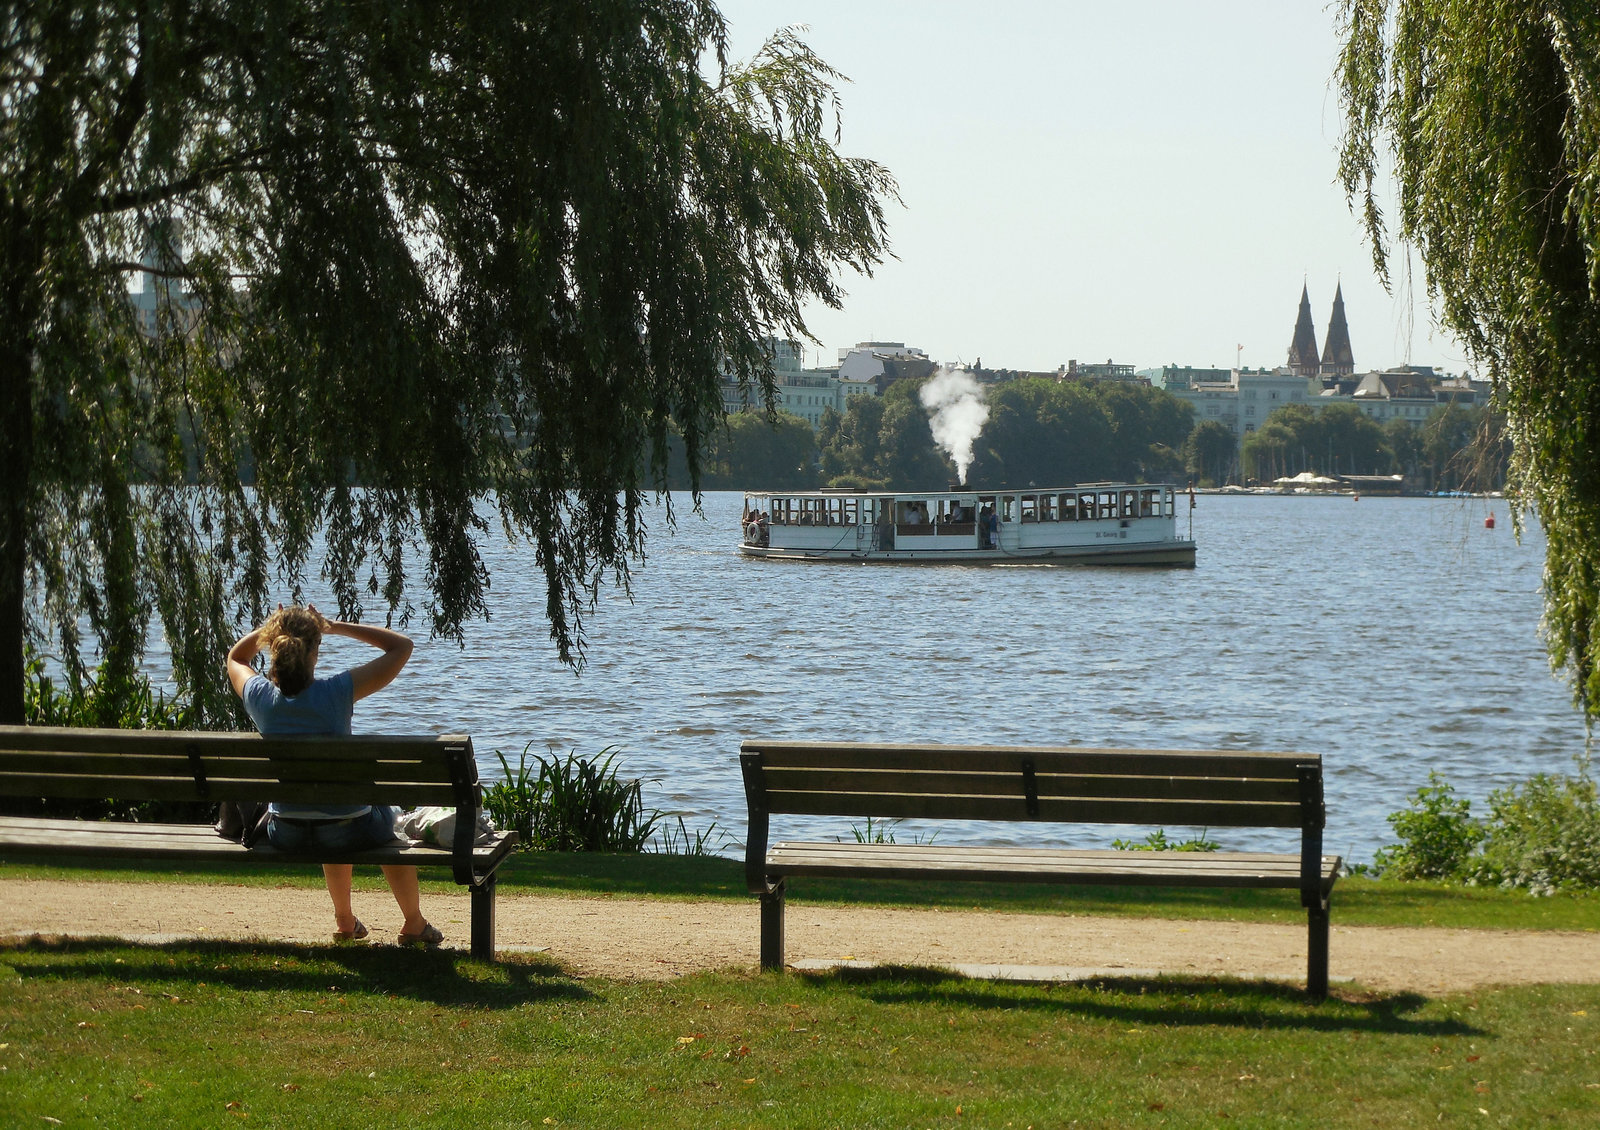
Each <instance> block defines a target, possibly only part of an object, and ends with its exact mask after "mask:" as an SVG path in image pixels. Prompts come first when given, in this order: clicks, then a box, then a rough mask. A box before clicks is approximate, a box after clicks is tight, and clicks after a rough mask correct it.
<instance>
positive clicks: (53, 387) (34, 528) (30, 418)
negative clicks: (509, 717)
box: [0, 0, 894, 723]
mask: <svg viewBox="0 0 1600 1130" xmlns="http://www.w3.org/2000/svg"><path fill="white" fill-rule="evenodd" d="M838 79H839V76H838V75H837V74H835V72H833V71H832V70H830V69H829V68H828V67H827V66H826V65H825V64H824V63H823V62H822V61H820V60H819V59H817V58H816V57H815V56H814V55H812V54H811V53H810V52H809V51H808V50H807V49H806V47H805V46H804V44H803V43H801V42H799V41H798V40H797V39H796V38H794V37H793V36H791V35H788V34H780V35H778V36H776V37H775V38H774V39H773V40H772V41H770V42H769V43H768V45H767V46H766V48H765V49H764V50H763V51H762V52H761V53H759V54H758V55H757V56H756V58H755V59H754V60H753V61H752V62H750V63H749V64H747V65H745V66H742V67H730V66H729V65H728V64H727V62H726V60H725V27H724V23H723V21H722V19H721V17H720V15H719V14H718V12H717V10H716V8H715V7H714V6H713V4H712V3H711V2H710V0H544V2H539V0H386V2H385V3H382V4H345V3H338V2H335V0H273V2H271V3H267V2H260V0H57V2H54V3H49V4H38V3H28V2H17V0H11V2H6V3H4V4H3V5H0V105H3V109H4V112H3V116H0V452H3V455H0V721H19V720H20V719H21V712H22V702H21V695H22V675H23V673H22V662H23V655H24V646H25V640H31V641H32V643H34V644H35V645H46V646H51V647H52V648H55V649H59V650H58V654H60V655H62V657H63V658H64V660H65V661H66V663H67V664H68V665H69V666H70V667H73V668H77V667H78V666H79V665H80V664H81V663H83V662H85V661H87V660H91V659H93V658H94V657H93V656H90V655H87V654H85V653H86V651H87V649H86V647H85V645H84V643H83V641H81V640H80V631H81V626H82V625H84V624H87V626H88V629H89V631H90V632H91V633H92V636H93V638H94V639H95V640H96V641H97V646H98V649H99V660H100V661H101V663H102V664H103V666H102V672H103V680H104V683H105V685H106V686H107V687H108V688H109V689H110V690H111V691H112V692H115V691H116V690H117V689H118V688H119V687H122V686H125V685H126V684H127V682H128V680H129V679H130V678H131V676H132V674H133V672H134V671H135V670H136V665H137V663H138V660H139V657H140V655H141V653H142V651H143V648H144V643H145V639H146V636H147V633H148V631H149V630H150V628H151V626H152V623H153V621H154V620H155V619H156V618H159V621H160V623H161V625H162V626H163V629H164V631H165V634H166V638H167V640H168V642H169V644H170V647H171V651H172V657H173V664H174V668H175V673H176V675H177V677H178V679H179V681H180V683H181V684H182V685H183V686H184V687H185V688H186V689H187V690H189V692H190V693H191V694H192V695H193V699H194V702H195V705H196V706H197V708H198V709H199V710H200V711H201V713H202V715H203V716H204V717H205V718H206V719H207V720H209V721H210V722H212V723H216V722H218V721H219V720H222V719H225V718H226V716H227V714H228V709H229V708H228V707H227V705H226V698H225V691H224V689H223V687H224V684H223V683H222V681H221V679H220V675H219V674H218V672H219V671H220V667H219V662H218V657H219V656H220V655H221V654H222V650H221V649H222V647H223V646H224V645H225V642H226V641H227V639H228V638H229V636H230V634H231V633H232V632H233V631H234V630H235V627H236V625H237V624H238V623H240V622H241V621H247V620H250V619H253V618H254V617H257V616H259V615H261V614H262V612H263V611H264V607H265V605H266V604H267V602H268V601H269V600H270V599H272V598H273V597H274V596H276V595H281V594H284V593H286V592H293V591H295V590H297V588H298V586H299V585H300V583H301V582H302V580H303V579H304V578H306V577H307V576H309V575H311V574H312V572H313V571H316V572H319V573H320V574H321V575H322V576H323V577H324V578H325V579H326V580H327V582H328V583H329V584H330V585H331V588H332V590H333V592H334V593H335V594H336V598H337V601H338V604H339V607H340V610H341V612H342V614H343V615H345V616H347V617H356V616H359V615H362V614H363V611H365V612H366V613H367V614H387V615H395V616H398V617H399V618H400V619H401V620H406V619H409V618H410V617H412V616H413V615H415V616H417V617H418V618H420V619H422V620H423V621H425V623H426V624H427V626H428V627H429V628H430V629H431V630H432V631H434V632H436V633H441V634H443V635H445V636H456V637H459V636H460V634H461V632H462V631H463V627H464V625H466V624H467V623H469V622H470V621H471V620H472V619H473V618H475V617H477V616H480V615H482V614H484V612H485V590H486V589H487V587H488V584H489V577H488V576H487V573H486V570H485V566H484V564H483V561H482V558H481V556H480V553H479V548H480V546H481V544H482V542H483V539H484V538H486V537H488V536H490V533H491V530H493V529H495V527H500V528H502V529H503V531H504V533H505V534H509V535H510V536H512V537H518V538H526V539H527V541H528V542H529V543H530V544H531V547H532V555H533V558H534V560H535V561H536V562H537V564H538V566H539V568H541V569H542V570H543V574H544V578H545V581H546V601H545V607H544V613H545V615H546V617H547V618H548V623H549V630H550V635H551V637H552V639H553V641H554V647H555V649H556V651H557V652H558V653H559V655H560V657H561V658H562V659H563V660H566V661H568V662H572V663H579V662H581V660H582V658H583V613H584V611H585V609H586V608H587V607H588V606H589V604H590V602H591V601H592V599H593V597H594V594H595V593H596V591H597V588H598V586H600V585H601V584H603V583H605V582H607V581H608V580H616V579H620V580H624V581H625V579H626V576H627V569H628V563H629V561H630V560H632V559H635V558H636V556H637V555H638V554H639V553H640V552H641V551H642V548H643V539H644V536H645V528H644V522H643V520H642V504H643V502H644V501H645V500H646V499H647V497H648V496H649V493H650V492H651V491H652V490H653V489H655V488H656V487H658V486H660V485H661V484H662V483H663V482H664V476H665V471H666V457H667V436H668V430H669V424H671V423H675V424H676V427H677V429H678V430H679V431H680V432H681V434H682V436H683V442H684V445H685V447H686V449H687V454H688V460H689V464H690V466H691V467H697V466H698V464H699V461H700V454H701V451H702V446H703V444H704V443H705V441H706V438H707V436H708V435H709V434H710V431H711V429H713V428H715V427H717V426H719V425H720V422H721V398H720V394H719V391H718V388H719V374H720V373H721V372H723V371H726V370H729V369H731V371H732V372H733V373H734V374H735V375H737V376H738V378H739V379H740V380H742V381H747V382H751V381H753V382H756V383H757V384H762V385H765V386H766V389H767V390H768V391H769V392H770V388H771V385H770V381H771V375H770V365H769V362H768V359H767V357H766V356H765V354H764V352H763V348H762V345H761V342H762V340H763V338H764V337H765V335H767V334H777V335H780V336H784V337H791V336H800V335H803V334H804V332H805V327H804V325H803V321H802V317H801V312H802V309H803V307H804V305H805V304H806V303H808V302H810V301H812V300H821V301H823V302H827V303H830V304H835V305H836V304H837V303H838V301H839V298H840V294H839V290H838V289H837V284H836V277H837V272H838V271H839V269H840V268H842V267H851V268H856V269H860V270H870V269H871V268H872V266H873V265H874V264H876V263H877V262H879V261H880V259H881V256H882V255H883V254H884V251H885V243H884V227H883V214H882V205H883V203H884V202H885V200H886V199H888V198H891V197H892V195H893V192H894V186H893V182H892V181H891V180H890V179H889V177H888V175H887V173H886V172H885V171H884V170H883V169H882V168H880V167H879V166H877V165H876V164H873V163H871V162H869V161H864V160H859V159H847V158H846V157H844V156H843V155H842V154H841V153H840V152H839V151H838V149H837V143H838V134H837V116H836V99H835V94H834V88H835V84H836V83H837V81H838ZM134 290H138V291H139V292H140V293H139V295H138V296H137V297H138V299H139V300H138V301H134V298H135V296H134V295H133V294H132V292H133V291H134ZM693 481H694V483H695V485H696V486H698V479H697V478H695V479H694V480H693ZM669 520H670V518H669ZM496 536H501V535H500V534H498V533H497V534H496Z"/></svg>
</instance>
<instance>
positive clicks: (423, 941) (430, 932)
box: [395, 922, 444, 949]
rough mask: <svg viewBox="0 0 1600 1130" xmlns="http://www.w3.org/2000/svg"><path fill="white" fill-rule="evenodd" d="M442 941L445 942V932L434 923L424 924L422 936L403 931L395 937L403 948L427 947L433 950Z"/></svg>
mask: <svg viewBox="0 0 1600 1130" xmlns="http://www.w3.org/2000/svg"><path fill="white" fill-rule="evenodd" d="M442 941H444V931H443V930H441V929H439V927H437V926H435V925H434V924H433V923H432V922H429V923H426V924H424V925H423V927H422V933H420V934H408V933H406V932H405V931H404V930H402V931H400V933H399V934H397V935H395V942H396V943H397V944H398V945H402V946H425V947H427V948H429V949H432V948H433V947H434V946H436V945H438V944H439V943H440V942H442Z"/></svg>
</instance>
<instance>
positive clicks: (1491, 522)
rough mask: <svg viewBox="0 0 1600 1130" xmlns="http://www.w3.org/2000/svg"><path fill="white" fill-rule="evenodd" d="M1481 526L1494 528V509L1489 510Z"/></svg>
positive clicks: (1487, 528) (1489, 528)
mask: <svg viewBox="0 0 1600 1130" xmlns="http://www.w3.org/2000/svg"><path fill="white" fill-rule="evenodd" d="M1483 528H1484V529H1486V530H1492V529H1494V511H1493V510H1491V511H1489V516H1488V517H1487V518H1485V519H1484V520H1483Z"/></svg>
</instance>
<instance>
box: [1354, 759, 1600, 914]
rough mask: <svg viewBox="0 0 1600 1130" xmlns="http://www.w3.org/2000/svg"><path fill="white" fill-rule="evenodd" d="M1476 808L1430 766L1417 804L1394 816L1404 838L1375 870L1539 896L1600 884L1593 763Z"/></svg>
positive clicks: (1535, 780)
mask: <svg viewBox="0 0 1600 1130" xmlns="http://www.w3.org/2000/svg"><path fill="white" fill-rule="evenodd" d="M1471 810H1472V803H1471V801H1469V800H1467V799H1465V798H1461V797H1457V796H1456V795H1455V790H1454V788H1453V787H1452V786H1451V785H1450V784H1449V783H1448V782H1447V781H1446V780H1445V779H1444V778H1443V777H1442V776H1441V775H1440V774H1439V773H1437V772H1430V773H1429V774H1428V784H1426V785H1423V786H1422V787H1420V788H1419V789H1417V791H1416V793H1415V794H1413V796H1412V798H1411V804H1410V806H1409V807H1408V808H1406V809H1405V810H1403V811H1400V812H1395V813H1391V814H1390V816H1389V824H1390V825H1391V826H1392V827H1393V828H1394V830H1395V834H1396V835H1397V836H1398V837H1399V839H1400V842H1399V843H1397V844H1393V845H1390V846H1389V847H1386V848H1384V849H1382V850H1381V851H1379V852H1378V853H1377V855H1376V856H1375V857H1374V859H1373V866H1372V872H1373V873H1374V874H1375V875H1377V876H1381V877H1383V878H1386V879H1442V880H1445V881H1449V882H1459V883H1464V884H1467V885H1469V886H1483V887H1503V888H1506V889H1508V890H1509V889H1520V890H1526V891H1528V892H1530V893H1531V894H1535V895H1550V894H1555V893H1556V892H1558V891H1564V892H1593V891H1596V890H1600V790H1597V789H1596V786H1595V782H1594V780H1593V779H1592V778H1590V777H1589V775H1588V773H1587V771H1586V769H1585V768H1582V767H1580V771H1579V773H1578V774H1577V775H1576V776H1569V775H1565V774H1548V773H1538V774H1535V775H1534V776H1532V777H1530V778H1528V779H1527V780H1526V781H1524V782H1522V783H1521V784H1520V785H1513V786H1511V787H1510V788H1505V789H1496V790H1494V791H1493V792H1491V793H1490V794H1489V815H1488V816H1487V817H1485V818H1483V819H1478V818H1475V817H1474V816H1473V815H1472V811H1471Z"/></svg>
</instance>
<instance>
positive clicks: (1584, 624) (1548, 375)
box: [1339, 0, 1600, 720]
mask: <svg viewBox="0 0 1600 1130" xmlns="http://www.w3.org/2000/svg"><path fill="white" fill-rule="evenodd" d="M1341 32H1342V35H1343V39H1344V46H1343V53H1342V56H1341V63H1340V71H1339V81H1340V86H1341V95H1342V102H1343V106H1344V111H1345V118H1346V130H1345V137H1344V147H1343V157H1342V163H1341V175H1342V178H1343V182H1344V185H1345V189H1346V191H1347V192H1348V193H1349V194H1350V196H1351V199H1352V203H1353V205H1354V206H1355V207H1356V208H1357V209H1358V210H1359V211H1360V212H1361V214H1362V215H1363V216H1364V218H1365V223H1366V229H1367V232H1368V235H1369V236H1370V239H1371V243H1372V247H1373V251H1374V260H1375V263H1376V265H1377V269H1378V271H1379V273H1380V275H1382V276H1383V277H1384V279H1385V281H1387V280H1388V278H1389V252H1390V249H1391V240H1394V241H1397V242H1398V243H1399V244H1401V245H1404V246H1408V247H1414V248H1415V249H1416V250H1417V252H1418V253H1419V255H1420V257H1421V260H1422V263H1423V264H1424V267H1425V269H1426V275H1427V288H1428V292H1429V295H1430V296H1431V297H1432V298H1433V299H1434V300H1435V301H1436V303H1437V307H1438V309H1439V310H1440V311H1441V319H1442V321H1443V323H1444V324H1445V325H1446V326H1448V327H1449V328H1450V329H1451V330H1452V331H1454V333H1455V334H1456V335H1457V336H1458V337H1459V338H1460V340H1461V341H1462V342H1463V343H1465V345H1466V347H1467V348H1468V349H1469V350H1470V351H1471V354H1472V356H1473V358H1474V359H1475V361H1476V363H1477V364H1478V365H1480V366H1481V368H1482V369H1483V370H1484V371H1485V372H1487V374H1488V375H1489V377H1490V378H1491V379H1492V381H1493V382H1494V390H1495V398H1496V401H1497V405H1498V407H1499V408H1500V409H1501V410H1502V411H1503V412H1504V413H1505V416H1506V420H1507V428H1508V431H1509V432H1510V435H1511V440H1512V451H1513V455H1512V466H1511V469H1510V477H1509V482H1508V488H1509V490H1510V491H1511V492H1512V493H1513V495H1514V496H1515V499H1516V500H1517V502H1518V503H1520V504H1522V505H1519V506H1518V507H1517V508H1516V510H1514V514H1518V515H1520V512H1521V510H1522V509H1523V506H1524V505H1525V506H1526V507H1527V508H1528V509H1530V510H1531V512H1532V513H1533V514H1535V515H1536V516H1537V520H1538V521H1539V523H1540V524H1541V525H1542V526H1543V528H1544V531H1545V533H1546V535H1547V540H1548V546H1549V548H1548V555H1547V558H1546V565H1545V579H1544V588H1545V619H1544V632H1545V638H1546V642H1547V644H1548V646H1549V649H1550V656H1551V661H1552V664H1553V665H1554V666H1556V667H1557V668H1564V669H1565V670H1567V672H1568V673H1569V674H1570V676H1571V677H1572V683H1573V687H1574V689H1575V694H1576V698H1577V701H1578V704H1579V705H1580V707H1581V708H1582V709H1583V711H1584V714H1585V717H1586V718H1588V719H1590V720H1593V719H1594V718H1595V717H1596V716H1597V715H1600V9H1597V8H1596V7H1595V5H1594V4H1593V3H1592V0H1479V2H1476V3H1471V4H1463V3H1456V2H1454V0H1344V6H1343V9H1342V27H1341ZM1390 167H1392V173H1393V179H1394V186H1395V192H1396V195H1397V197H1398V220H1397V222H1396V223H1395V224H1394V226H1393V229H1392V230H1391V228H1390V226H1389V223H1388V222H1387V221H1386V220H1385V217H1384V215H1383V212H1382V209H1381V208H1380V205H1379V200H1378V196H1379V193H1378V191H1377V187H1376V186H1378V185H1379V184H1380V183H1381V179H1380V178H1381V177H1382V176H1383V174H1384V173H1385V171H1386V170H1387V169H1389V168H1390ZM1519 520H1520V518H1519Z"/></svg>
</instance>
